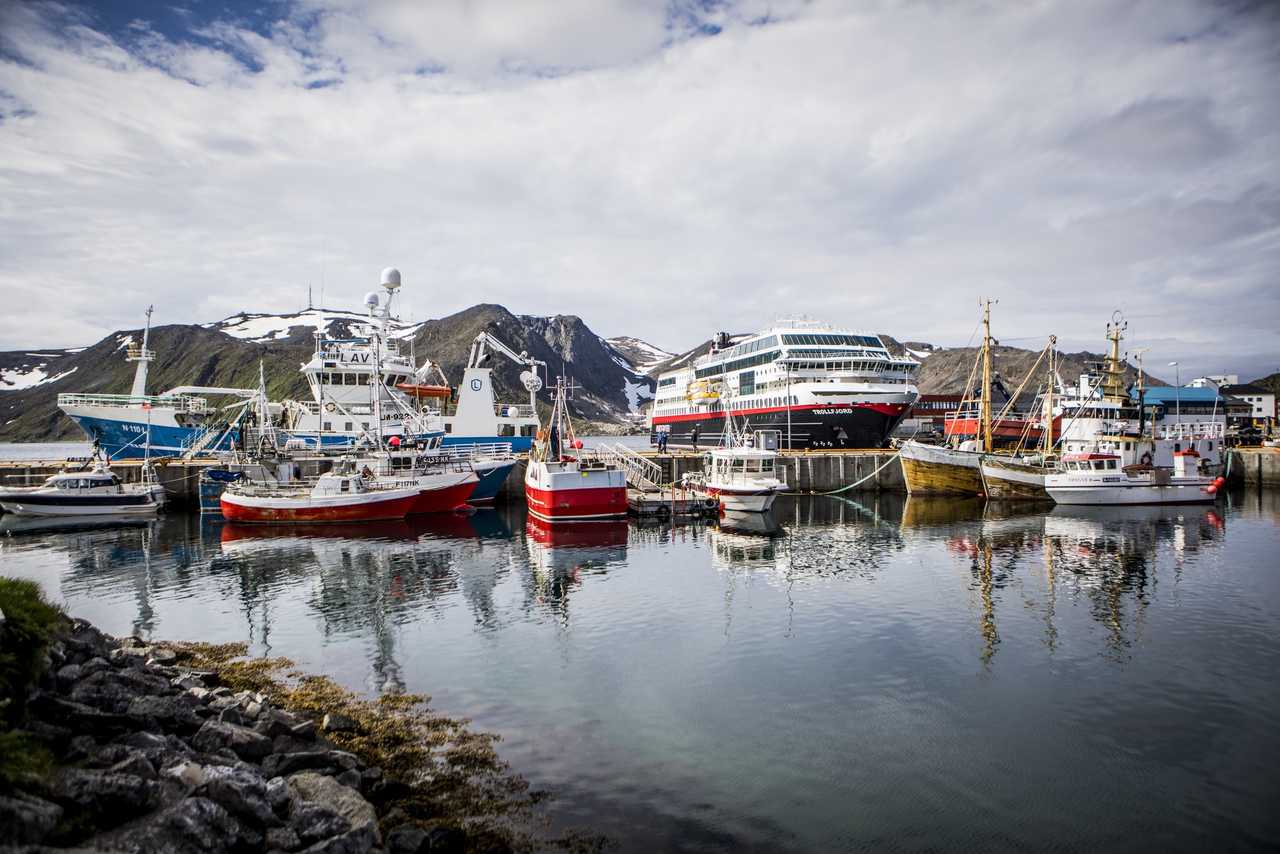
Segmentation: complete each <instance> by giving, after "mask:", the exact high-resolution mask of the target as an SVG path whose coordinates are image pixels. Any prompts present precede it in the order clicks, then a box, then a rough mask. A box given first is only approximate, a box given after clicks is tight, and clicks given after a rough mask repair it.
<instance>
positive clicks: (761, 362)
mask: <svg viewBox="0 0 1280 854" xmlns="http://www.w3.org/2000/svg"><path fill="white" fill-rule="evenodd" d="M919 367H920V363H919V362H917V361H915V360H914V359H911V358H909V357H906V356H893V355H890V353H889V350H888V348H886V347H885V345H884V342H883V341H881V340H880V336H878V335H870V334H867V333H857V332H850V331H847V330H841V329H835V328H832V327H830V326H827V325H825V324H818V323H814V322H812V321H782V322H779V323H778V325H776V326H774V327H773V328H771V329H768V330H765V331H763V332H757V333H755V334H752V335H745V336H730V335H728V334H726V333H723V332H722V333H720V334H718V335H717V336H716V337H715V338H714V339H713V341H712V347H711V352H709V353H707V354H706V355H705V356H702V357H701V358H699V359H697V360H696V361H694V362H693V363H692V364H691V365H688V366H686V367H682V368H680V369H677V370H671V371H666V372H664V373H662V374H661V375H660V376H659V377H658V387H657V394H656V396H655V399H654V403H653V407H652V409H651V410H650V416H649V420H650V433H651V434H652V437H653V439H654V440H655V441H656V439H657V436H658V434H659V433H667V434H668V442H669V443H670V444H672V445H686V446H687V445H693V444H697V445H698V446H700V447H715V446H716V445H718V444H720V440H721V437H722V434H723V433H724V430H725V421H726V418H727V417H729V416H732V417H733V419H734V420H735V421H736V422H737V426H738V429H739V430H745V431H755V430H776V431H778V436H779V443H780V445H781V446H782V447H784V448H840V447H846V448H878V447H881V446H883V445H884V443H885V442H886V440H887V439H888V437H889V434H890V433H892V432H893V429H894V427H896V426H897V425H898V422H899V421H901V420H902V417H903V416H904V415H905V414H906V412H907V410H908V409H909V408H910V407H911V405H912V404H913V403H915V401H916V398H917V397H919V391H918V390H917V388H916V385H915V374H916V370H917V369H918V368H919ZM695 430H696V442H695V434H694V431H695Z"/></svg>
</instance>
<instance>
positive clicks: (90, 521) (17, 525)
mask: <svg viewBox="0 0 1280 854" xmlns="http://www.w3.org/2000/svg"><path fill="white" fill-rule="evenodd" d="M155 524H156V518H155V516H137V515H133V516H17V515H15V514H13V513H5V514H4V515H3V516H0V534H50V533H58V532H67V533H71V532H75V531H101V530H104V529H108V528H126V527H127V528H142V527H146V526H148V525H155Z"/></svg>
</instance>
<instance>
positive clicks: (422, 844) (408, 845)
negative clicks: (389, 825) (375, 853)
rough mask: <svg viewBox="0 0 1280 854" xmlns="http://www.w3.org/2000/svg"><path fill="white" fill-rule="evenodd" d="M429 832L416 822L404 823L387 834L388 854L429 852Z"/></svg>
mask: <svg viewBox="0 0 1280 854" xmlns="http://www.w3.org/2000/svg"><path fill="white" fill-rule="evenodd" d="M430 850H431V843H430V842H429V841H428V840H427V832H426V831H425V830H423V829H422V828H421V827H418V826H417V825H416V824H402V825H400V826H399V827H397V828H396V829H394V830H392V831H391V832H390V833H388V834H387V852H388V854H427V852H429V851H430Z"/></svg>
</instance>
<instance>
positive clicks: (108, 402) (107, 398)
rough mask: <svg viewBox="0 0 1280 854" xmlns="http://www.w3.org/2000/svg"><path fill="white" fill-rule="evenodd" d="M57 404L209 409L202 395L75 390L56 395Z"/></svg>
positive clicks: (196, 412)
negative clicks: (84, 391)
mask: <svg viewBox="0 0 1280 854" xmlns="http://www.w3.org/2000/svg"><path fill="white" fill-rule="evenodd" d="M58 406H63V407H65V406H109V407H115V408H117V409H141V408H144V407H146V406H152V407H161V408H164V409H170V408H171V409H174V410H176V411H178V412H186V413H190V414H193V415H203V414H204V413H206V412H208V411H209V402H208V401H207V400H205V399H204V398H203V397H194V396H192V395H188V394H175V395H168V396H153V395H143V396H139V397H134V396H133V395H129V394H79V393H76V392H71V393H63V394H59V395H58Z"/></svg>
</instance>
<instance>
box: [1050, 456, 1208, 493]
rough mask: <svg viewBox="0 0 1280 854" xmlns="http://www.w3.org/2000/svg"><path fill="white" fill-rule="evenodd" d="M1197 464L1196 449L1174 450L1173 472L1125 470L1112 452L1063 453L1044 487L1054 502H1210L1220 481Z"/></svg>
mask: <svg viewBox="0 0 1280 854" xmlns="http://www.w3.org/2000/svg"><path fill="white" fill-rule="evenodd" d="M1201 462H1202V457H1201V456H1200V454H1199V453H1197V452H1196V451H1195V450H1185V451H1177V452H1175V453H1174V455H1173V468H1172V470H1170V469H1167V468H1163V467H1157V466H1144V465H1133V466H1126V465H1123V462H1122V458H1121V456H1120V454H1118V453H1114V452H1103V453H1083V454H1067V455H1065V456H1064V457H1063V458H1062V465H1061V470H1060V471H1058V472H1055V473H1053V474H1049V475H1046V476H1045V484H1044V486H1045V490H1046V491H1047V492H1048V493H1049V496H1050V497H1051V498H1052V499H1053V500H1054V501H1055V502H1056V503H1058V504H1068V505H1102V504H1210V503H1212V502H1213V501H1214V500H1215V499H1216V496H1217V492H1218V490H1219V489H1220V488H1221V487H1222V485H1223V480H1222V478H1221V477H1214V476H1213V475H1211V474H1206V473H1203V472H1202V471H1201V468H1200V463H1201Z"/></svg>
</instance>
